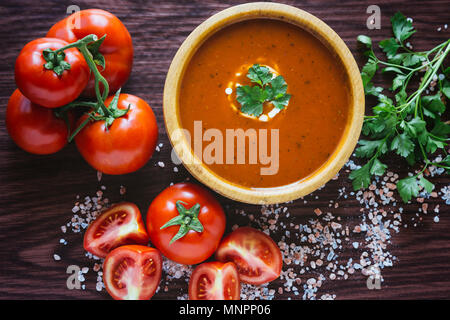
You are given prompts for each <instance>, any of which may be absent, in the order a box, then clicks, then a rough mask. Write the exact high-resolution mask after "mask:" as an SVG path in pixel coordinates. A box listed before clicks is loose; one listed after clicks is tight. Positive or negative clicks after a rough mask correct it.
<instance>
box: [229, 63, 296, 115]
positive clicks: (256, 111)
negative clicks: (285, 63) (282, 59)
mask: <svg viewBox="0 0 450 320" xmlns="http://www.w3.org/2000/svg"><path fill="white" fill-rule="evenodd" d="M247 78H249V79H250V80H251V82H253V83H256V85H254V86H239V87H237V89H236V95H237V101H238V102H239V103H240V104H241V111H242V112H243V113H246V114H248V115H253V116H255V117H259V116H260V115H261V114H262V112H263V105H264V103H265V102H270V103H272V104H273V105H274V106H275V107H276V108H278V109H284V107H285V106H287V105H288V103H289V99H290V98H291V95H290V94H288V93H286V92H287V83H286V81H285V80H284V78H283V77H282V76H277V77H274V75H273V73H272V72H270V69H269V68H267V67H264V66H260V65H259V64H254V65H253V66H252V67H251V68H250V69H248V73H247Z"/></svg>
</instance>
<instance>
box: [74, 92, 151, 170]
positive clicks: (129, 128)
mask: <svg viewBox="0 0 450 320" xmlns="http://www.w3.org/2000/svg"><path fill="white" fill-rule="evenodd" d="M113 99H114V96H110V97H109V98H108V99H106V101H105V105H106V106H109V105H110V104H111V102H112V101H113ZM128 107H129V108H130V109H129V110H128V112H127V113H126V114H125V115H123V116H121V117H118V118H117V119H114V121H113V122H112V124H110V125H108V124H107V123H106V122H105V120H98V121H97V120H94V121H89V122H88V123H87V125H86V126H85V127H84V128H83V129H82V130H81V131H80V132H79V133H78V134H77V135H76V136H75V143H76V145H77V148H78V150H79V151H80V153H81V155H82V156H83V157H84V159H85V160H86V161H87V162H88V163H89V164H90V165H91V166H92V167H94V168H95V169H97V170H98V171H100V172H103V173H106V174H126V173H130V172H133V171H136V170H138V169H140V168H141V167H142V166H144V165H145V164H146V163H147V161H148V160H149V159H150V158H151V156H152V155H153V152H154V151H155V148H156V142H157V139H158V126H157V124H156V118H155V115H154V113H153V111H152V109H151V108H150V106H149V105H148V104H147V103H146V102H145V101H144V100H142V99H141V98H139V97H136V96H133V95H131V94H120V95H119V99H118V104H117V109H119V110H126V109H127V108H128ZM88 117H89V116H88V115H84V116H82V117H81V118H80V119H79V121H78V125H77V127H79V126H80V125H81V124H82V123H83V122H85V121H88V120H87V118H88Z"/></svg>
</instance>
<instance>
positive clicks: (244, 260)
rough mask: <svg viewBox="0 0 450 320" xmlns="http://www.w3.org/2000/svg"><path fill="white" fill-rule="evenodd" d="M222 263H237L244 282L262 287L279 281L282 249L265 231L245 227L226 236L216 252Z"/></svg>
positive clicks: (240, 276)
mask: <svg viewBox="0 0 450 320" xmlns="http://www.w3.org/2000/svg"><path fill="white" fill-rule="evenodd" d="M216 258H217V260H219V261H222V262H227V261H231V262H234V263H235V264H236V266H237V268H238V271H239V278H240V279H241V281H242V282H245V283H249V284H254V285H260V284H263V283H266V282H269V281H272V280H274V279H276V278H278V277H279V276H280V274H281V267H282V264H283V260H282V256H281V251H280V248H278V246H277V245H276V244H275V242H274V241H273V240H272V239H271V238H270V237H269V236H268V235H266V234H265V233H264V232H261V231H259V230H256V229H253V228H250V227H242V228H238V229H236V230H235V231H233V232H232V233H231V234H229V235H228V236H226V237H225V238H224V239H223V241H222V242H221V243H220V245H219V248H218V249H217V252H216Z"/></svg>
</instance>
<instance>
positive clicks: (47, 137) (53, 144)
mask: <svg viewBox="0 0 450 320" xmlns="http://www.w3.org/2000/svg"><path fill="white" fill-rule="evenodd" d="M6 127H7V129H8V133H9V135H10V136H11V138H12V139H13V141H14V142H15V143H16V144H17V145H18V146H19V147H20V148H22V149H23V150H25V151H27V152H29V153H34V154H51V153H55V152H58V151H59V150H61V149H62V148H63V147H64V146H65V145H66V144H67V136H68V128H67V124H66V122H65V121H64V120H63V119H60V118H57V117H56V115H55V112H54V110H52V109H48V108H44V107H41V106H38V105H37V104H34V103H33V102H31V101H30V100H28V99H27V98H26V97H25V96H24V95H23V94H22V93H21V92H20V91H19V90H18V89H16V90H15V91H14V93H13V94H12V95H11V97H10V98H9V102H8V106H7V108H6Z"/></svg>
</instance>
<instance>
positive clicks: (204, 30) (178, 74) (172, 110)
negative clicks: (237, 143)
mask: <svg viewBox="0 0 450 320" xmlns="http://www.w3.org/2000/svg"><path fill="white" fill-rule="evenodd" d="M257 18H266V19H267V18H269V19H277V20H282V21H286V22H289V23H292V24H294V25H297V26H299V27H300V28H302V29H304V30H306V31H308V32H310V33H311V34H313V35H314V36H315V37H316V38H318V39H319V40H320V41H321V42H322V43H324V44H325V45H326V46H327V47H328V49H329V50H331V51H334V53H335V54H336V56H337V57H338V58H339V59H340V60H341V63H342V65H343V66H344V68H345V69H346V72H347V75H348V79H349V84H350V103H351V106H350V107H349V110H350V112H349V117H348V118H349V119H348V123H347V126H346V129H345V130H344V133H343V136H342V138H341V140H340V142H339V144H338V146H337V148H336V151H335V152H334V153H333V154H332V155H331V157H330V158H329V159H328V160H327V162H326V163H325V164H324V165H322V167H321V168H320V169H318V170H317V171H315V172H314V173H312V174H311V175H310V176H308V177H306V178H304V179H303V180H301V181H298V182H296V183H293V184H289V185H286V186H281V187H276V188H247V187H243V186H239V185H235V184H233V183H231V182H229V181H226V180H225V179H223V178H221V177H219V176H218V175H216V174H215V173H213V172H212V171H210V169H208V168H207V167H206V166H205V165H204V164H202V163H201V161H200V160H199V159H198V158H197V157H196V156H195V155H194V153H193V150H192V149H191V146H190V144H189V143H188V141H187V139H186V137H185V136H184V135H183V134H180V129H181V128H182V126H181V121H180V119H179V112H178V100H179V94H180V85H181V82H182V79H183V75H184V70H185V69H186V67H187V66H188V64H189V61H190V59H191V57H192V56H193V55H194V54H195V52H196V50H197V49H198V48H199V47H200V46H201V45H202V44H203V42H204V41H205V40H206V39H208V38H209V37H210V36H211V35H213V34H214V33H215V32H217V31H218V30H220V29H222V28H224V27H226V26H229V25H231V24H233V23H236V22H240V21H243V20H248V19H257ZM163 109H164V120H165V125H166V129H167V133H168V135H169V138H170V141H171V143H172V146H173V148H174V150H175V152H176V154H177V156H178V157H179V158H180V159H181V161H182V162H183V164H184V166H185V167H186V168H187V170H188V171H189V172H190V173H191V174H192V175H193V176H194V177H195V178H197V179H198V180H199V181H201V182H202V183H204V184H205V185H207V186H209V187H210V188H211V189H213V190H215V191H216V192H218V193H220V194H222V195H224V196H226V197H228V198H230V199H233V200H237V201H241V202H246V203H252V204H273V203H282V202H287V201H291V200H294V199H298V198H300V197H303V196H305V195H307V194H309V193H311V192H313V191H314V190H316V189H318V188H320V187H321V186H323V185H324V184H325V183H326V182H328V181H329V180H330V179H331V178H333V177H334V176H335V175H336V174H337V173H338V172H339V170H340V169H341V168H342V167H343V165H344V164H345V163H346V161H347V160H348V158H349V157H350V155H351V153H352V152H353V149H354V148H355V145H356V143H357V141H358V137H359V135H360V132H361V127H362V123H363V119H364V89H363V85H362V81H361V76H360V73H359V69H358V66H357V64H356V62H355V60H354V58H353V56H352V54H351V53H350V50H349V49H348V48H347V46H346V45H345V43H344V42H343V41H342V39H341V38H340V37H339V36H338V35H337V34H336V32H334V31H333V30H332V29H331V28H330V27H329V26H328V25H326V24H325V23H324V22H323V21H321V20H320V19H318V18H316V17H315V16H313V15H311V14H309V13H307V12H305V11H303V10H300V9H297V8H295V7H292V6H289V5H284V4H278V3H268V2H255V3H248V4H243V5H238V6H234V7H231V8H228V9H226V10H223V11H221V12H219V13H217V14H215V15H213V16H212V17H210V18H209V19H207V20H206V21H204V22H203V23H202V24H200V25H199V26H198V27H197V28H196V29H195V30H194V31H193V32H192V33H191V34H190V35H189V36H188V37H187V39H186V40H185V41H184V42H183V44H182V45H181V47H180V48H179V49H178V52H177V53H176V55H175V57H174V59H173V61H172V64H171V65H170V68H169V72H168V74H167V78H166V82H165V87H164V99H163ZM192 159H194V160H195V161H192Z"/></svg>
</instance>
